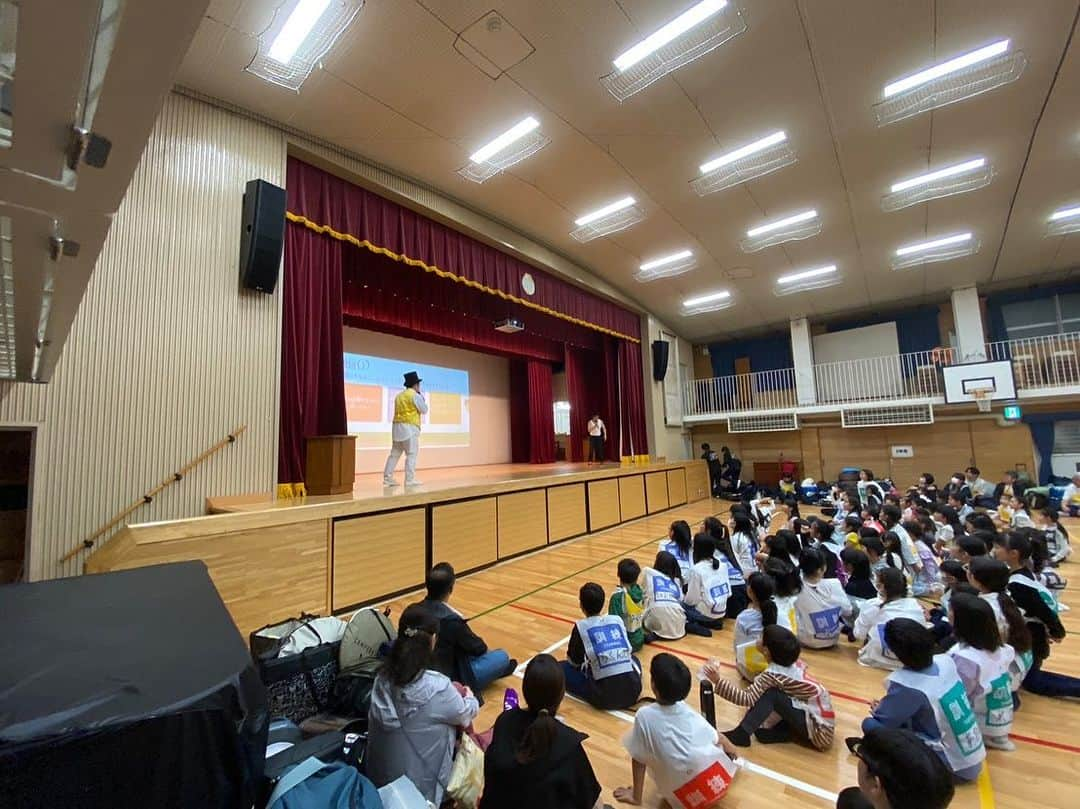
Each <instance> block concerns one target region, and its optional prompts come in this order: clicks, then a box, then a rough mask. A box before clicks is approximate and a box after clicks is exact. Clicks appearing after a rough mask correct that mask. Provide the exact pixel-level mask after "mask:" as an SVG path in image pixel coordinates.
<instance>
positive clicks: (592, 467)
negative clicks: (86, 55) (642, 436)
mask: <svg viewBox="0 0 1080 809" xmlns="http://www.w3.org/2000/svg"><path fill="white" fill-rule="evenodd" d="M666 466H668V464H663V463H660V464H653V465H646V466H640V465H639V466H623V465H622V464H618V463H604V464H585V463H568V462H567V463H552V464H528V463H520V464H490V465H485V466H454V467H446V468H443V469H422V470H418V471H417V476H418V477H419V478H420V481H421V484H422V485H420V486H410V487H408V488H406V487H405V486H403V485H401V481H402V479H403V472H402V470H401V469H400V468H399V469H398V472H397V480H398V485H397V486H392V487H386V486H383V482H382V473H381V472H377V473H373V474H364V475H357V476H356V482H355V483H354V484H353V490H352V492H351V493H347V494H332V495H318V496H311V495H309V496H308V497H305V498H304V503H305V504H306V505H318V504H323V503H349V502H366V503H372V504H379V505H381V506H382V507H385V506H386V505H387V503H388V501H392V500H393V499H395V498H400V497H403V496H409V497H412V498H414V499H415V498H420V499H423V498H424V496H425V495H427V496H428V499H438V498H439V496H440V495H445V494H446V493H447V492H449V491H451V490H454V489H473V488H475V487H491V488H492V489H500V488H504V487H505V486H506V485H508V484H515V483H536V482H538V481H544V482H545V483H548V484H558V483H559V482H560V481H559V480H558V478H574V479H575V480H587V479H588V473H605V472H606V473H608V474H610V473H611V472H613V471H615V472H618V471H637V472H646V471H649V470H651V469H659V468H664V467H666ZM583 475H586V476H585V477H582V476H583ZM597 476H600V475H597ZM549 479H550V480H549ZM206 504H207V510H208V511H210V512H211V513H222V512H234V511H262V510H264V509H268V508H290V507H292V506H294V505H296V501H295V500H277V499H275V497H274V493H273V492H260V493H257V494H240V495H231V496H222V497H209V498H207V500H206Z"/></svg>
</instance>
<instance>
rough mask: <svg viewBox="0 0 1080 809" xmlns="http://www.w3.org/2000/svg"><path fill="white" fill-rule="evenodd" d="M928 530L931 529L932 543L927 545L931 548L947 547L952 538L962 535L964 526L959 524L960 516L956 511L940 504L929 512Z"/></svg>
mask: <svg viewBox="0 0 1080 809" xmlns="http://www.w3.org/2000/svg"><path fill="white" fill-rule="evenodd" d="M921 522H922V521H921V520H920V523H921ZM929 528H931V529H933V537H932V540H933V541H931V542H930V543H929V544H930V547H931V548H934V547H941V546H943V545H948V544H949V543H950V542H952V541H953V538H954V537H956V536H957V535H959V534H962V533H964V526H963V525H961V524H960V515H959V514H958V513H957V511H956V509H955V508H953V507H952V506H947V505H943V504H941V503H939V504H938V505H936V506H934V508H933V510H932V511H931V512H930V525H929ZM924 538H925V532H924Z"/></svg>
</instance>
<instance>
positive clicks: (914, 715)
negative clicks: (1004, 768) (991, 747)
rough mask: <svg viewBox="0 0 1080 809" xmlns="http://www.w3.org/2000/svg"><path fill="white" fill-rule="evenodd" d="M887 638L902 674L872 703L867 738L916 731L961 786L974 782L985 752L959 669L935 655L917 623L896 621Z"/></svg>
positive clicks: (865, 729)
mask: <svg viewBox="0 0 1080 809" xmlns="http://www.w3.org/2000/svg"><path fill="white" fill-rule="evenodd" d="M883 634H884V637H885V643H886V644H887V645H888V648H889V649H891V650H892V653H893V655H895V657H896V658H897V660H898V661H899V662H900V664H901V665H902V666H903V668H901V669H899V670H898V671H894V672H893V673H892V674H890V675H889V676H888V677H886V678H885V682H886V684H887V685H888V690H887V691H886V693H885V696H884V697H882V698H881V699H880V700H879V701H877V702H874V703H871V710H870V716H868V717H867V718H866V719H864V720H863V723H862V730H863V733H867V732H869V731H871V730H875V729H879V728H904V729H906V730H911V731H914V732H915V733H917V734H918V735H919V736H920V737H921V738H922V740H923V741H924V742H925V743H926V744H927V745H928V746H929V747H930V749H931V750H934V751H935V752H937V753H938V754H939V755H940V756H941V757H942V760H943V761H944V762H945V763H946V764H947V765H948V766H949V769H951V770H952V772H953V776H954V777H955V778H956V779H957V780H960V781H974V780H975V779H976V778H977V777H978V775H979V771H980V770H981V769H982V763H983V759H985V758H986V747H984V746H983V740H982V734H981V733H979V726H978V723H977V720H976V718H975V712H974V710H973V709H972V707H971V702H970V701H969V700H968V697H967V692H966V691H965V690H964V684H963V682H961V680H960V675H959V674H957V672H956V664H955V663H953V661H952V658H950V657H949V656H948V655H945V654H939V655H935V654H934V647H935V641H934V636H933V634H932V633H931V632H930V630H929V629H927V628H926V627H924V626H923V625H922V624H921V623H920V622H919V621H914V620H911V619H908V618H894V619H893V620H891V621H889V622H888V623H887V624H885V627H884V633H883Z"/></svg>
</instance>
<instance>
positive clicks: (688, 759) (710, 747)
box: [615, 653, 737, 809]
mask: <svg viewBox="0 0 1080 809" xmlns="http://www.w3.org/2000/svg"><path fill="white" fill-rule="evenodd" d="M649 679H650V680H651V681H652V689H653V693H654V694H655V695H656V703H655V704H653V705H646V706H645V707H643V708H641V709H639V710H638V711H637V713H636V714H635V715H634V728H633V730H631V731H630V733H629V734H628V735H627V736H626V738H625V739H624V740H623V744H624V745H625V746H626V751H627V752H628V753H629V754H630V759H631V769H632V773H633V783H634V785H633V786H629V787H619V788H618V789H616V790H615V800H617V801H618V802H619V803H627V804H631V805H633V806H641V802H642V800H643V797H644V793H645V773H646V772H648V773H649V774H651V775H652V777H653V780H654V781H655V782H656V786H657V789H658V790H659V791H660V794H661V795H662V796H663V799H664V800H665V801H667V802H668V804H669V805H670V806H687V805H688V804H686V803H685V802H683V801H681V800H679V799H678V798H677V797H676V793H683V792H685V791H687V790H694V789H696V791H698V792H700V793H701V794H700V797H701V801H700V802H699V803H697V804H696V806H700V807H701V809H706V807H711V806H713V805H715V804H716V802H717V801H718V800H719V799H720V798H721V797H722V796H723V794H724V793H725V792H726V791H727V787H728V785H729V784H730V783H731V780H732V778H733V777H734V775H735V765H734V764H733V763H732V761H731V759H732V758H734V757H736V756H737V752H736V750H735V747H734V745H732V744H731V742H729V741H728V740H727V739H725V738H724V737H723V736H721V735H720V734H719V733H717V732H716V728H714V727H713V726H712V725H710V724H709V723H708V722H707V721H706V719H705V717H703V716H702V715H701V714H700V713H698V712H697V711H695V710H694V709H693V708H691V707H690V706H689V705H687V704H686V697H687V696H688V695H689V694H690V687H691V685H692V682H691V678H690V670H689V669H688V668H687V667H686V664H685V663H683V662H682V661H681V660H679V658H677V657H675V656H674V655H671V654H667V653H662V654H658V655H656V657H654V658H653V659H652V662H651V663H650V664H649Z"/></svg>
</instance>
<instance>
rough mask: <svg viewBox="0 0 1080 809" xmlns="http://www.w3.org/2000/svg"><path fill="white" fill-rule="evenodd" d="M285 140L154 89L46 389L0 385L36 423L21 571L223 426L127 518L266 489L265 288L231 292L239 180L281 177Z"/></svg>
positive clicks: (271, 403) (33, 567) (274, 425)
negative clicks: (191, 467)
mask: <svg viewBox="0 0 1080 809" xmlns="http://www.w3.org/2000/svg"><path fill="white" fill-rule="evenodd" d="M284 172H285V139H284V137H283V135H282V134H281V133H280V132H278V131H276V130H273V129H270V128H269V127H266V126H264V125H262V124H259V123H256V122H253V121H250V120H247V119H244V118H241V117H238V116H235V115H233V114H231V113H228V112H224V111H222V110H219V109H216V108H214V107H211V106H208V105H206V104H202V103H200V102H197V101H193V100H191V99H187V98H182V97H180V96H175V95H173V96H170V97H168V98H167V99H166V102H165V106H164V108H163V110H162V113H161V115H160V117H159V119H158V123H157V125H156V127H155V129H154V132H153V134H152V135H151V137H150V141H149V143H148V144H147V146H146V150H145V152H144V154H143V157H142V161H141V162H140V164H139V167H138V169H137V170H136V172H135V175H134V177H133V179H132V182H131V186H130V187H129V189H128V192H127V195H126V196H125V198H124V201H123V203H122V204H121V206H120V210H119V212H118V213H117V216H116V220H115V221H114V222H113V225H112V228H111V230H110V232H109V236H108V239H107V241H106V243H105V248H104V250H103V252H102V254H101V257H100V259H99V260H98V263H97V267H96V269H95V271H94V274H93V277H92V278H91V280H90V285H89V287H88V289H87V292H86V296H85V297H84V299H83V301H82V304H81V306H80V308H79V313H78V316H77V317H76V319H75V323H74V325H73V327H72V330H71V334H70V336H69V337H68V340H67V343H66V344H65V346H64V350H63V354H62V356H61V358H60V361H59V364H58V365H57V368H56V372H55V375H54V377H53V379H52V381H51V382H50V383H49V384H48V385H41V386H33V385H28V384H14V383H0V424H10V423H26V424H32V425H34V426H36V427H37V428H38V436H37V444H36V454H35V468H34V483H33V493H32V506H31V524H30V558H29V560H28V561H29V566H28V574H29V577H30V578H32V579H40V578H52V577H55V576H59V575H70V574H73V573H77V572H79V571H80V570H81V558H78V557H77V558H76V561H75V562H74V563H71V564H68V565H64V566H60V565H58V564H57V560H58V559H59V557H60V556H62V555H63V554H64V553H65V552H66V551H67V550H68V548H69V547H71V546H72V545H74V544H77V543H78V542H79V541H80V540H81V539H82V538H84V537H86V536H87V535H88V534H90V533H92V532H93V531H94V530H95V529H97V528H98V527H99V526H100V525H102V524H104V523H105V522H106V521H108V520H109V519H110V518H111V517H112V516H113V515H114V514H115V513H116V512H118V511H120V510H121V509H122V508H124V507H125V506H126V505H128V504H129V503H130V502H132V501H133V500H136V499H138V498H139V497H141V496H142V494H143V493H144V492H145V491H146V490H148V489H150V488H152V487H153V486H154V485H156V484H157V483H159V482H160V481H161V480H163V479H164V478H166V477H167V476H169V475H170V474H171V473H172V472H173V471H174V470H175V469H176V468H177V467H179V466H181V465H182V464H184V463H185V462H186V461H188V460H189V459H191V458H192V457H193V456H195V455H198V454H199V453H200V452H202V451H203V450H204V449H205V448H206V447H208V446H210V445H211V444H213V443H215V442H216V441H218V440H220V439H221V438H223V437H224V436H225V435H226V434H227V433H228V432H229V430H231V429H232V428H234V427H236V426H237V425H239V424H247V425H248V430H247V432H246V433H245V434H244V435H243V436H242V437H241V438H240V439H239V440H238V441H237V443H236V444H235V445H234V446H231V447H228V448H226V449H225V450H223V451H222V452H221V453H220V454H219V455H217V456H216V457H215V458H213V459H212V460H210V461H209V462H208V463H206V464H205V465H203V466H202V467H201V468H200V469H199V470H198V471H196V472H194V473H192V474H191V475H189V476H188V477H187V478H185V479H184V480H183V481H181V482H180V483H177V484H175V485H173V486H172V487H170V488H169V490H167V491H166V492H165V493H163V494H162V495H161V496H159V497H158V498H156V499H155V500H154V502H153V503H151V504H149V505H146V506H144V507H142V508H141V509H140V510H139V511H138V512H136V514H135V515H134V517H133V519H136V520H138V521H148V520H161V519H169V518H175V517H182V516H189V515H194V514H200V513H202V512H203V509H204V498H205V496H206V494H207V493H210V492H212V493H214V494H229V493H241V492H249V491H257V490H268V489H270V488H271V487H272V486H273V483H274V478H275V472H276V466H277V431H278V363H279V354H280V346H279V343H280V298H279V294H280V293H278V294H275V295H272V296H270V295H262V294H257V293H249V292H244V293H241V292H239V290H238V282H237V277H238V260H239V244H240V215H241V200H242V195H243V193H244V184H245V183H246V181H248V180H251V179H255V178H262V179H265V180H268V181H269V182H272V183H275V184H278V185H284V179H285V177H284Z"/></svg>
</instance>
